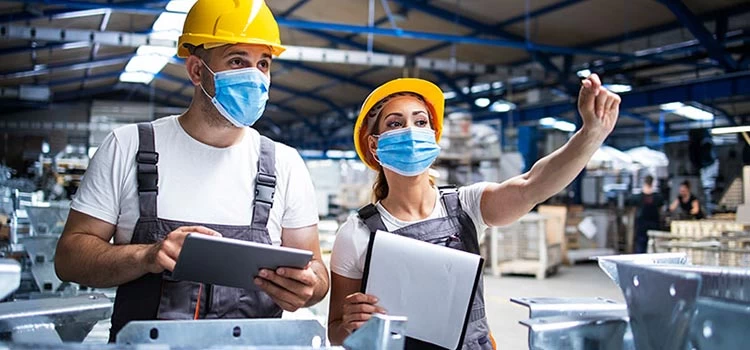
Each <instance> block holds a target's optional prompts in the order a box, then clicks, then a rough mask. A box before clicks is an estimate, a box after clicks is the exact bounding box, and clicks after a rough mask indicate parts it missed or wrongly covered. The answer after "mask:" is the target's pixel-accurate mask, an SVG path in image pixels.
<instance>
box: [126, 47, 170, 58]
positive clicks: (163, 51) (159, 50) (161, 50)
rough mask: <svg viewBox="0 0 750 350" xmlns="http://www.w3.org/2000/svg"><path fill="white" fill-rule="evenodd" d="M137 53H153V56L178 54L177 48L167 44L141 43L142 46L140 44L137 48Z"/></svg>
mask: <svg viewBox="0 0 750 350" xmlns="http://www.w3.org/2000/svg"><path fill="white" fill-rule="evenodd" d="M135 53H136V54H138V55H141V56H142V55H153V56H164V57H172V56H174V55H176V54H177V48H176V47H167V46H153V45H141V46H138V50H136V52H135Z"/></svg>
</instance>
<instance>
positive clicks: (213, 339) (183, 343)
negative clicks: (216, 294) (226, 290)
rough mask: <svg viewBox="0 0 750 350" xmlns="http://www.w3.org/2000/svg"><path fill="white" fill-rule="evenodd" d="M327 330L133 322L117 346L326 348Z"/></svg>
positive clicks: (252, 322) (275, 323) (307, 324)
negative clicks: (323, 346)
mask: <svg viewBox="0 0 750 350" xmlns="http://www.w3.org/2000/svg"><path fill="white" fill-rule="evenodd" d="M325 340H326V330H325V328H323V326H322V325H321V324H320V323H319V322H318V321H316V320H282V319H237V320H187V321H133V322H130V323H128V324H127V325H125V327H123V328H122V330H120V332H119V333H118V334H117V344H124V345H127V344H165V345H169V346H170V347H177V348H179V347H188V348H201V349H203V348H210V347H228V346H300V347H313V348H317V347H320V346H321V345H325Z"/></svg>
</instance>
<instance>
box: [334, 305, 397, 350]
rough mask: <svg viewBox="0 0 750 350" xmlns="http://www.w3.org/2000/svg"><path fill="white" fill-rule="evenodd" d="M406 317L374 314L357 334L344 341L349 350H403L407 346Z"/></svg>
mask: <svg viewBox="0 0 750 350" xmlns="http://www.w3.org/2000/svg"><path fill="white" fill-rule="evenodd" d="M406 321H407V318H406V317H404V316H387V315H382V314H373V315H372V318H370V320H369V321H367V322H366V323H365V324H364V325H363V326H362V327H361V328H359V329H358V330H357V331H356V332H354V333H352V334H351V335H350V336H349V337H348V338H346V339H345V340H344V348H345V349H347V350H403V349H404V346H405V345H406Z"/></svg>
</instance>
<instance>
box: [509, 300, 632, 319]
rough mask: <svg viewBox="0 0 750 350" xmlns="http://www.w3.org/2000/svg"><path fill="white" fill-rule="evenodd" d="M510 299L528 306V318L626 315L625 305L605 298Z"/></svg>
mask: <svg viewBox="0 0 750 350" xmlns="http://www.w3.org/2000/svg"><path fill="white" fill-rule="evenodd" d="M510 301H512V302H514V303H516V304H519V305H523V306H526V307H527V308H529V318H540V317H550V316H570V317H584V316H592V315H606V316H624V317H626V316H627V315H628V307H627V305H625V304H623V303H618V302H616V301H614V300H610V299H605V298H511V299H510Z"/></svg>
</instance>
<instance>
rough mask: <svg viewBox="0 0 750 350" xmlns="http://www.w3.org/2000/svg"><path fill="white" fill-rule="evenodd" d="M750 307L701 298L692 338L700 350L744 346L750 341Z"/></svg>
mask: <svg viewBox="0 0 750 350" xmlns="http://www.w3.org/2000/svg"><path fill="white" fill-rule="evenodd" d="M748 320H750V306H748V305H747V304H744V305H743V304H738V303H730V302H725V301H721V300H713V299H708V298H703V299H700V300H698V311H697V312H696V313H695V316H694V317H693V323H692V325H691V326H690V341H691V342H692V344H693V347H694V348H697V349H701V350H714V349H715V350H719V349H744V348H747V346H748V344H750V332H748Z"/></svg>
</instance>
